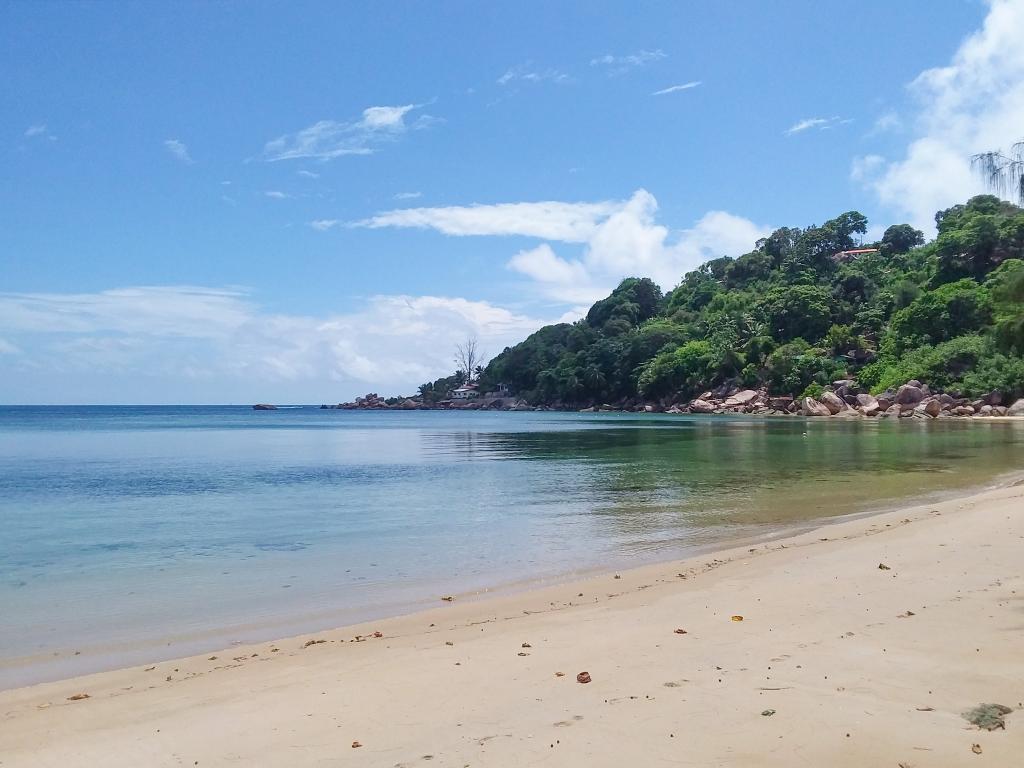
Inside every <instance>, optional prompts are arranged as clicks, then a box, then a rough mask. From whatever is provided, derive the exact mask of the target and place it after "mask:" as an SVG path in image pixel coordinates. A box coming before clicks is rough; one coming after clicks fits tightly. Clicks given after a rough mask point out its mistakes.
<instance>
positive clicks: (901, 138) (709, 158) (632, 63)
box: [0, 0, 1024, 404]
mask: <svg viewBox="0 0 1024 768" xmlns="http://www.w3.org/2000/svg"><path fill="white" fill-rule="evenodd" d="M1021 40H1024V0H991V2H984V1H983V0H944V2H941V3H936V2H934V1H933V0H905V1H904V2H900V3H892V2H889V1H888V0H863V1H862V2H858V3H850V2H839V1H838V0H837V1H832V0H823V1H822V2H817V3H813V4H809V3H805V2H796V1H795V0H794V1H792V2H783V1H780V2H773V3H750V2H745V1H742V2H741V1H739V0H736V1H730V0H723V2H716V3H690V2H675V1H672V2H648V3H643V4H637V3H628V2H603V1H601V0H596V1H593V2H565V3H549V2H518V3H514V4H513V3H469V2H440V3H419V2H390V3H328V2H320V3H313V2H288V3H283V2H278V3H269V2H255V1H254V2H244V3H243V2H221V3H205V2H204V3H187V2H183V3H176V4H156V3H109V2H99V1H96V2H88V3H56V2H44V1H42V0H40V1H39V2H0V71H2V72H3V73H4V74H3V77H2V78H0V103H2V105H3V108H2V109H0V403H9V404H11V403H251V402H277V403H313V404H317V403H322V402H328V403H333V402H341V401H345V400H350V399H352V398H353V397H355V396H356V395H359V394H363V393H365V392H369V391H373V392H380V393H381V394H397V393H405V394H409V393H414V392H415V390H416V386H417V385H418V384H420V383H423V382H425V381H428V380H431V379H434V378H436V377H438V376H441V375H447V374H448V373H450V372H451V370H452V369H453V368H454V363H453V354H454V348H455V345H456V344H457V343H458V342H460V341H462V340H464V339H466V338H468V337H476V338H477V339H478V340H479V344H480V346H481V348H482V349H483V351H484V352H485V354H486V355H487V356H493V355H495V354H497V353H499V352H500V351H501V350H502V349H503V348H504V347H506V346H508V345H511V344H514V343H516V342H518V341H520V340H522V339H523V338H525V337H526V336H527V335H528V334H529V333H531V332H532V331H534V330H536V329H537V328H539V327H540V326H542V325H544V324H546V323H550V322H557V321H571V320H573V319H576V318H578V317H580V315H581V314H582V313H583V312H585V309H586V307H587V306H588V305H589V304H590V303H591V302H593V301H594V300H595V299H597V298H600V297H602V296H604V295H607V293H608V292H609V290H610V289H611V288H613V287H614V286H615V285H616V284H617V283H618V282H619V280H620V279H621V278H623V277H626V276H630V275H636V276H649V277H652V278H654V279H655V280H656V281H657V282H658V283H659V284H660V285H661V286H662V288H663V289H665V290H666V291H667V290H671V288H672V287H674V286H675V285H676V284H677V283H678V282H679V280H680V278H681V277H682V276H683V274H685V273H686V272H687V271H689V270H691V269H693V268H695V267H696V266H698V265H699V264H700V263H701V262H703V261H706V260H707V259H709V258H715V257H718V256H722V255H731V256H738V255H740V254H742V253H744V252H747V251H749V250H750V249H751V248H752V247H753V244H754V242H755V241H756V240H757V239H758V238H759V237H762V236H764V235H765V234H767V233H768V232H770V231H771V230H772V229H774V228H776V227H780V226H808V225H811V224H815V223H821V222H822V221H824V220H826V219H829V218H832V217H833V216H835V215H837V214H839V213H841V212H843V211H847V210H859V211H861V212H862V213H864V214H865V215H866V216H867V217H868V219H869V221H870V222H871V227H870V229H869V232H868V238H869V239H871V238H876V237H878V236H880V234H881V232H882V231H883V230H884V229H885V227H886V226H888V225H889V224H893V223H900V222H909V223H912V224H914V225H915V226H917V227H919V228H921V229H922V230H924V231H926V233H928V234H929V235H932V234H934V225H933V216H934V213H935V211H936V210H939V209H941V208H944V207H948V206H949V205H952V204H955V203H957V202H962V201H963V200H965V199H966V198H967V197H969V196H970V195H972V194H976V193H978V192H980V191H982V189H981V185H980V182H979V181H978V179H977V178H976V177H975V176H973V175H972V174H971V170H970V164H969V158H970V155H971V154H972V153H976V152H981V151H987V150H991V149H1003V150H1008V149H1009V147H1010V145H1011V144H1012V143H1013V142H1015V141H1019V140H1021V139H1024V46H1022V45H1021V44H1020V41H1021Z"/></svg>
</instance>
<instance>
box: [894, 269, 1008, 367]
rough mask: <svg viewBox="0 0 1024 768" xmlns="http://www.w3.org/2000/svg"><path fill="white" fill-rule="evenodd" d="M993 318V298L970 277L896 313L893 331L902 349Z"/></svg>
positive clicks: (962, 331) (898, 348)
mask: <svg viewBox="0 0 1024 768" xmlns="http://www.w3.org/2000/svg"><path fill="white" fill-rule="evenodd" d="M991 322H992V298H991V296H989V292H988V290H987V289H986V288H984V287H983V286H980V285H978V284H977V283H976V282H974V281H973V280H971V279H969V278H965V279H963V280H958V281H957V282H955V283H947V284H946V285H940V286H939V287H938V288H936V289H935V290H934V291H928V292H927V293H923V294H921V295H920V296H918V297H917V298H916V299H914V300H913V301H912V302H910V304H909V305H908V306H906V307H904V308H903V309H901V310H899V311H898V312H897V313H896V314H895V315H893V317H892V323H891V325H890V333H891V334H892V336H893V338H894V339H895V340H896V344H895V349H896V351H901V350H903V349H906V348H908V347H914V346H918V345H920V344H924V343H931V344H938V343H939V342H942V341H946V340H948V339H952V338H954V337H956V336H960V335H962V334H965V333H972V332H974V331H978V330H980V329H981V328H983V327H985V326H986V325H989V324H990V323H991Z"/></svg>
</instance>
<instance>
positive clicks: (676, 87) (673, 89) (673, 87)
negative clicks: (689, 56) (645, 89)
mask: <svg viewBox="0 0 1024 768" xmlns="http://www.w3.org/2000/svg"><path fill="white" fill-rule="evenodd" d="M700 84H701V81H700V80H691V81H690V82H688V83H680V84H679V85H670V86H669V87H668V88H662V89H661V90H660V91H655V92H654V93H652V94H651V96H664V95H665V94H667V93H677V92H679V91H688V90H690V89H691V88H696V87H697V86H698V85H700Z"/></svg>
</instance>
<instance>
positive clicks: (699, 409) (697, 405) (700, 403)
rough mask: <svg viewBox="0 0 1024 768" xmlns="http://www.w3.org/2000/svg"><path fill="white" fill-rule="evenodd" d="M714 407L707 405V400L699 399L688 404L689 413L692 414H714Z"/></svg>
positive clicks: (710, 404) (712, 404)
mask: <svg viewBox="0 0 1024 768" xmlns="http://www.w3.org/2000/svg"><path fill="white" fill-rule="evenodd" d="M715 407H716V406H715V404H714V403H709V402H708V401H707V400H701V399H700V398H697V399H696V400H694V401H693V402H692V403H690V411H691V412H692V413H714V412H715Z"/></svg>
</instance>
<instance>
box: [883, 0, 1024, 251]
mask: <svg viewBox="0 0 1024 768" xmlns="http://www.w3.org/2000/svg"><path fill="white" fill-rule="evenodd" d="M1022 38H1024V0H992V2H990V4H989V11H988V15H987V16H986V18H985V21H984V23H983V24H982V27H981V29H979V30H977V31H976V32H974V33H973V34H971V35H970V36H969V37H968V38H967V39H966V40H965V41H964V42H963V43H962V44H961V45H960V47H959V49H958V50H957V51H956V53H955V54H954V56H953V59H952V61H951V62H950V64H949V65H947V66H944V67H937V68H934V69H928V70H925V71H924V72H922V73H921V74H920V75H919V76H918V77H917V78H916V79H915V80H914V81H913V82H912V83H911V84H910V91H911V94H912V95H913V96H914V97H915V98H916V100H917V103H918V106H919V111H918V114H917V116H916V120H915V127H914V136H915V138H914V139H913V141H911V143H910V145H909V146H908V147H907V150H906V154H905V156H904V157H902V158H901V159H898V160H894V161H892V162H890V163H889V164H888V165H887V166H886V167H885V169H884V173H882V174H880V175H879V176H878V178H876V179H875V180H874V181H872V182H871V183H870V186H871V187H872V188H873V189H874V191H875V192H876V193H877V194H878V197H879V199H880V200H881V201H882V202H883V203H885V204H887V205H889V206H891V207H892V208H893V209H894V210H895V211H898V212H899V213H900V215H903V216H906V217H907V218H908V219H909V221H910V223H911V224H913V225H914V226H915V227H918V228H919V229H923V230H924V231H925V232H934V231H935V225H934V214H935V212H936V211H938V210H941V209H943V208H947V207H949V206H950V205H953V204H955V203H958V202H962V201H964V200H965V199H966V198H968V197H970V196H971V195H973V194H977V193H979V192H981V191H983V186H982V184H981V181H980V180H979V179H978V178H977V177H976V176H975V175H974V174H972V172H971V167H970V158H971V155H973V154H976V153H979V152H986V151H991V150H997V149H1002V150H1003V151H1006V150H1008V149H1009V147H1010V145H1012V144H1013V143H1014V142H1016V141H1020V140H1021V139H1022V138H1024V46H1022V45H1021V44H1020V40H1021V39H1022Z"/></svg>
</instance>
